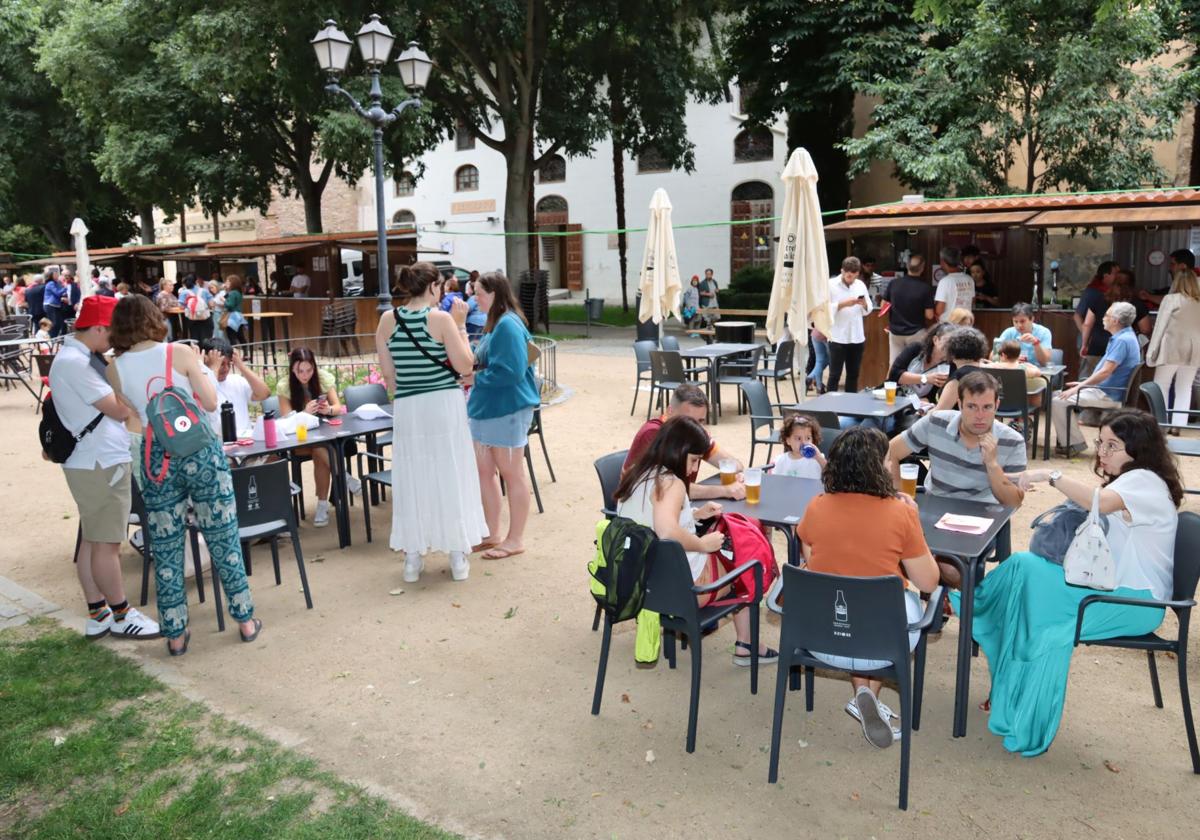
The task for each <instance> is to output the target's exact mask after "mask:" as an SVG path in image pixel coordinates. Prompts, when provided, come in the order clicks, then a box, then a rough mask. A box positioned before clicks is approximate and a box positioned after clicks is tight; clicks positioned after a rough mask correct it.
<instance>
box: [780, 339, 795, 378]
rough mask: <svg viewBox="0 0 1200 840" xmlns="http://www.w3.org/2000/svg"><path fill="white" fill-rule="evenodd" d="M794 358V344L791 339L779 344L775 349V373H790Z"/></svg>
mask: <svg viewBox="0 0 1200 840" xmlns="http://www.w3.org/2000/svg"><path fill="white" fill-rule="evenodd" d="M795 356H796V342H795V341H793V340H792V339H790V338H789V339H788V340H787V341H781V342H779V346H778V347H776V348H775V372H776V373H782V372H790V371H791V369H792V362H793V360H794V359H795Z"/></svg>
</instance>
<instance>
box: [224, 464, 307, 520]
mask: <svg viewBox="0 0 1200 840" xmlns="http://www.w3.org/2000/svg"><path fill="white" fill-rule="evenodd" d="M233 497H234V499H235V500H236V501H237V515H238V527H239V528H252V527H254V526H255V525H263V524H265V523H267V522H275V521H277V520H280V519H282V520H283V521H285V522H291V521H292V516H293V515H294V514H293V511H292V485H291V481H290V479H289V478H288V463H287V461H269V462H267V463H265V464H257V465H255V466H253V467H238V468H237V469H235V470H233Z"/></svg>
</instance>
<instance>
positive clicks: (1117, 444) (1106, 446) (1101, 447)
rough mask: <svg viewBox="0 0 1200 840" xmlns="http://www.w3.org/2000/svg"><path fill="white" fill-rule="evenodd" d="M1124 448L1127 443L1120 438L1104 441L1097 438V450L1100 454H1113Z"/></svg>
mask: <svg viewBox="0 0 1200 840" xmlns="http://www.w3.org/2000/svg"><path fill="white" fill-rule="evenodd" d="M1124 448H1125V444H1124V443H1122V442H1121V441H1119V440H1108V441H1102V440H1100V438H1096V452H1097V453H1098V454H1100V455H1111V454H1112V453H1114V452H1116V451H1117V450H1120V449H1124Z"/></svg>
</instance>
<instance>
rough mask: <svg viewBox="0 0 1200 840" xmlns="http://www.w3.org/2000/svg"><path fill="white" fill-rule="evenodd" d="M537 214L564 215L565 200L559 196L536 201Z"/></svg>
mask: <svg viewBox="0 0 1200 840" xmlns="http://www.w3.org/2000/svg"><path fill="white" fill-rule="evenodd" d="M537 212H539V213H566V212H567V200H566V199H565V198H563V197H562V196H561V195H548V196H545V197H544V198H540V199H538V203H537Z"/></svg>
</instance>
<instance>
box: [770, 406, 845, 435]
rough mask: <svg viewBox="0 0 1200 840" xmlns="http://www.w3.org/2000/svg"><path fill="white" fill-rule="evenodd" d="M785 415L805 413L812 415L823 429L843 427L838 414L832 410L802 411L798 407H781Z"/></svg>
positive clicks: (806, 415)
mask: <svg viewBox="0 0 1200 840" xmlns="http://www.w3.org/2000/svg"><path fill="white" fill-rule="evenodd" d="M780 411H781V412H782V413H783V416H784V417H791V416H792V415H793V414H803V415H804V416H805V417H811V418H812V420H813V422H814V423H816V424H817V425H818V426H820V427H821V428H823V429H838V430H839V431H840V430H841V428H842V424H841V423H839V422H838V416H837V414H835V413H834V412H832V411H801V410H800V409H798V408H784V409H780Z"/></svg>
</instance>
